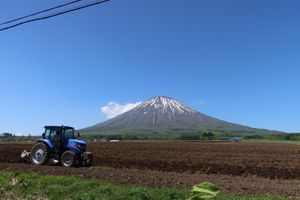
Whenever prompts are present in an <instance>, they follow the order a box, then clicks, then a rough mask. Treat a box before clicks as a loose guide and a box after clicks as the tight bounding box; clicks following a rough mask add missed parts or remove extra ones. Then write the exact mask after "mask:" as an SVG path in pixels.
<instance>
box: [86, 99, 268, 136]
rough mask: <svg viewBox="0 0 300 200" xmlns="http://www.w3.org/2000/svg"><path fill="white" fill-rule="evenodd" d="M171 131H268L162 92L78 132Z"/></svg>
mask: <svg viewBox="0 0 300 200" xmlns="http://www.w3.org/2000/svg"><path fill="white" fill-rule="evenodd" d="M123 131H126V132H127V133H130V132H134V133H139V132H141V133H145V132H155V133H172V132H178V131H180V132H185V131H187V132H197V131H218V132H229V133H270V132H272V131H269V130H262V129H255V128H250V127H248V126H243V125H239V124H234V123H229V122H226V121H222V120H219V119H216V118H213V117H210V116H207V115H205V114H202V113H200V112H198V111H196V110H194V109H192V108H190V107H188V106H187V105H185V104H184V103H182V102H180V101H178V100H176V99H173V98H170V97H166V96H158V97H153V98H150V99H148V100H147V101H145V102H143V103H141V104H140V105H138V106H136V107H135V108H133V109H131V110H129V111H127V112H125V113H123V114H121V115H119V116H117V117H115V118H112V119H109V120H107V121H105V122H102V123H99V124H96V125H94V126H91V127H88V128H85V129H82V130H81V132H82V133H94V134H95V133H96V134H102V133H103V134H108V133H120V132H123Z"/></svg>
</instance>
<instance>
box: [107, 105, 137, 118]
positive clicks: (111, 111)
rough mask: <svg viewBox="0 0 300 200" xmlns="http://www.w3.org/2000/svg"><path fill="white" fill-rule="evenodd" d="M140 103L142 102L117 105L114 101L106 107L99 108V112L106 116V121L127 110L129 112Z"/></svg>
mask: <svg viewBox="0 0 300 200" xmlns="http://www.w3.org/2000/svg"><path fill="white" fill-rule="evenodd" d="M141 103H142V102H135V103H125V104H119V103H117V102H115V101H110V102H108V104H107V105H105V106H103V107H102V108H101V112H102V113H103V114H104V115H105V116H106V118H107V119H111V118H114V117H116V116H118V115H120V114H122V113H124V112H127V111H128V110H131V109H132V108H134V107H136V106H138V105H140V104H141Z"/></svg>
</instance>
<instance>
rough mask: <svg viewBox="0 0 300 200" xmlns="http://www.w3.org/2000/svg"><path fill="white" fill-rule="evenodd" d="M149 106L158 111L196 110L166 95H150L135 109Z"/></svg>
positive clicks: (190, 111) (181, 111) (178, 111)
mask: <svg viewBox="0 0 300 200" xmlns="http://www.w3.org/2000/svg"><path fill="white" fill-rule="evenodd" d="M144 108H151V109H154V110H156V111H158V112H159V113H161V114H163V113H173V114H174V113H195V112H196V111H195V110H193V109H191V108H189V107H188V106H186V105H184V104H183V103H181V102H180V101H177V100H175V99H173V98H170V97H166V96H157V97H152V98H150V99H149V100H147V101H145V102H144V103H142V104H140V105H139V106H137V107H136V108H135V109H144Z"/></svg>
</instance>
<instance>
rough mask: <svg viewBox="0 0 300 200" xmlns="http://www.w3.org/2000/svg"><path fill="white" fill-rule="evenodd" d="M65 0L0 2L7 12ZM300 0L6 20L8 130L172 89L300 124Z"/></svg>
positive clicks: (93, 118)
mask: <svg viewBox="0 0 300 200" xmlns="http://www.w3.org/2000/svg"><path fill="white" fill-rule="evenodd" d="M61 2H67V1H61V0H45V1H40V0H26V1H24V0H10V1H3V2H1V3H0V13H1V14H0V21H6V20H9V19H11V18H15V17H19V16H22V15H24V14H28V13H31V12H34V11H38V10H41V9H44V8H48V7H50V6H54V5H57V4H60V3H61ZM299 10H300V1H298V0H289V1H286V0H245V1H240V0H187V1H177V0H163V1H162V0H152V1H141V0H126V1H123V0H111V1H110V2H108V3H106V4H101V5H98V6H95V7H92V8H89V9H86V10H81V11H78V12H75V13H71V14H67V15H63V16H60V17H56V18H52V19H50V20H46V21H41V22H35V23H31V24H27V25H24V26H20V27H18V28H15V29H11V30H9V31H5V32H0V45H1V47H0V74H1V79H0V97H1V98H0V132H3V131H8V132H16V133H21V134H22V133H24V134H28V133H31V134H40V132H41V131H42V127H43V126H44V125H46V124H65V125H72V126H75V127H77V128H82V127H85V126H89V125H93V124H95V123H97V122H100V121H103V120H105V116H104V115H103V114H102V113H101V111H100V109H101V107H102V106H104V105H106V104H107V103H108V102H109V101H116V102H118V103H120V104H124V103H130V102H137V101H143V100H145V99H147V98H149V97H152V96H156V95H166V96H171V97H174V98H177V99H179V100H182V101H183V102H185V103H186V104H188V105H190V106H192V107H193V108H195V109H197V110H199V111H200V112H203V113H206V114H208V115H211V116H214V117H217V118H220V119H223V120H227V121H230V122H235V123H240V124H245V125H249V126H252V127H258V128H268V129H276V130H281V131H288V132H296V131H300V106H299V103H300V91H299V86H300V78H299V75H300V24H299V22H300V12H299Z"/></svg>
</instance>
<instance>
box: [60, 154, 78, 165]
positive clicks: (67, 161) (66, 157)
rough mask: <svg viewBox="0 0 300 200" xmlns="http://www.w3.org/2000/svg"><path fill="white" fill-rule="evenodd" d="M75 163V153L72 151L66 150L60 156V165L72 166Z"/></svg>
mask: <svg viewBox="0 0 300 200" xmlns="http://www.w3.org/2000/svg"><path fill="white" fill-rule="evenodd" d="M75 163H76V154H75V153H74V152H73V151H66V152H64V153H63V155H62V156H61V165H62V166H63V167H72V166H74V165H75Z"/></svg>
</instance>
